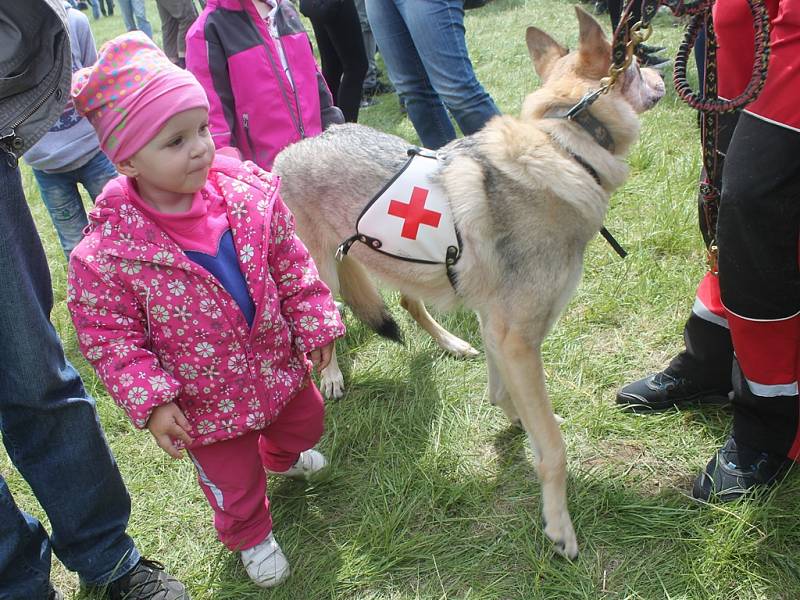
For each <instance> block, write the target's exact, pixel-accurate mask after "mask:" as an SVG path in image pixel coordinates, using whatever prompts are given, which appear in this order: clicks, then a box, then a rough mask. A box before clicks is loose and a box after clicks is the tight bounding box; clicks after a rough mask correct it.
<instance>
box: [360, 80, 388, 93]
mask: <svg viewBox="0 0 800 600" xmlns="http://www.w3.org/2000/svg"><path fill="white" fill-rule="evenodd" d="M391 93H394V86H393V85H392V84H391V83H386V82H385V81H381V80H378V81H377V83H376V84H375V85H370V86H367V87H364V88H363V89H362V95H363V96H383V95H384V94H391Z"/></svg>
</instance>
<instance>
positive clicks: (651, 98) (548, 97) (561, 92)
mask: <svg viewBox="0 0 800 600" xmlns="http://www.w3.org/2000/svg"><path fill="white" fill-rule="evenodd" d="M575 12H576V14H577V16H578V25H579V28H580V36H579V42H578V49H577V50H575V51H573V52H570V51H569V50H568V49H567V48H565V47H564V46H562V45H561V44H559V43H558V42H557V41H555V40H554V39H553V38H552V37H550V36H549V35H548V34H546V33H545V32H544V31H542V30H540V29H537V28H536V27H528V30H527V32H526V36H525V38H526V41H527V44H528V52H529V53H530V56H531V60H532V61H533V66H534V68H535V69H536V73H537V74H538V75H539V78H540V79H541V80H542V84H543V85H542V90H541V91H543V92H544V93H543V94H538V97H536V98H530V101H527V100H526V106H525V107H524V108H523V114H524V113H528V114H529V115H530V116H534V117H535V116H538V115H537V114H536V113H537V112H539V111H540V110H544V109H546V107H544V105H546V104H552V103H553V102H563V103H566V104H569V103H572V104H574V103H576V102H577V101H578V100H580V99H581V98H582V97H583V95H584V94H585V93H586V92H587V91H589V90H597V89H598V88H599V87H600V80H601V79H602V78H603V77H605V76H607V75H608V69H609V67H610V66H611V44H610V43H609V41H608V39H606V36H605V33H603V29H602V27H601V26H600V24H599V23H598V22H597V21H596V20H595V18H594V17H592V16H591V15H590V14H589V13H587V12H586V11H585V10H583V9H582V8H581V7H579V6H576V7H575ZM663 96H664V81H663V80H662V79H661V76H660V75H659V74H658V72H657V71H656V70H655V69H648V68H645V69H642V68H640V67H639V65H638V63H637V61H636V60H634V61H633V62H632V63H631V65H630V67H628V68H627V69H626V70H625V72H624V73H622V74H621V75H620V76H619V79H617V83H616V84H615V86H614V87H613V88H612V89H611V91H610V92H609V93H608V94H606V95H605V96H604V97H601V98H600V99H598V101H597V102H596V104H597V105H598V106H602V105H603V104H608V103H609V102H608V101H609V100H611V101H614V100H619V99H620V98H621V99H623V100H624V101H625V102H626V103H627V104H628V106H630V108H631V109H632V110H633V111H634V112H636V113H641V112H644V111H646V110H648V109H650V108H652V107H653V106H655V105H656V103H657V102H658V101H659V100H660V99H661V98H662V97H663ZM543 107H544V108H543Z"/></svg>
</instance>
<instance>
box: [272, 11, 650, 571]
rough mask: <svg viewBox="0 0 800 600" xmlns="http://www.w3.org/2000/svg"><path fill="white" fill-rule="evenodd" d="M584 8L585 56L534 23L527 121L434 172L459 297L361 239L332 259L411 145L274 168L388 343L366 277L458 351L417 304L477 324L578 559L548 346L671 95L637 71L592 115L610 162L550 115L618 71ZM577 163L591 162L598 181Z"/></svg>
mask: <svg viewBox="0 0 800 600" xmlns="http://www.w3.org/2000/svg"><path fill="white" fill-rule="evenodd" d="M576 11H577V15H578V21H579V25H580V46H579V49H578V50H577V51H576V52H572V53H568V52H567V50H566V49H565V48H564V47H562V46H561V45H559V44H558V43H557V42H555V41H554V40H553V39H552V38H551V37H550V36H548V35H547V34H545V33H544V32H542V31H540V30H538V29H535V28H533V27H531V28H528V30H527V35H526V39H527V45H528V50H529V52H530V55H531V58H532V61H533V63H534V67H535V69H536V71H537V73H538V74H539V76H540V78H541V80H542V81H543V87H542V88H540V89H539V90H537V91H535V92H534V93H532V94H530V95H529V96H528V97H527V98H526V100H525V102H524V105H523V108H522V114H521V116H520V117H519V118H514V117H511V116H500V117H496V118H494V119H493V120H492V121H490V122H489V123H488V124H487V125H486V127H485V128H484V129H482V130H481V131H480V132H478V133H476V134H474V135H472V136H468V137H465V138H463V139H460V140H457V141H454V142H452V143H450V144H448V145H447V146H445V147H444V148H442V149H441V150H440V151H439V159H440V167H439V168H438V171H437V172H436V175H435V177H436V180H437V181H438V183H439V184H441V185H442V186H443V188H444V189H445V191H446V194H447V197H448V199H449V201H450V203H451V206H452V210H453V214H454V218H455V221H456V224H457V227H458V228H459V230H460V233H461V237H462V240H463V252H462V255H461V258H460V260H459V262H458V263H457V265H456V268H455V271H456V274H457V281H458V284H457V293H456V292H455V291H454V289H453V287H452V286H451V284H450V282H449V280H448V278H447V276H446V272H445V268H444V267H443V266H442V265H426V264H416V263H411V262H406V261H401V260H397V259H394V258H391V257H388V256H385V255H383V254H381V253H378V252H375V251H373V250H371V249H370V248H368V247H366V246H365V245H363V244H358V243H356V244H355V245H354V246H353V247H352V249H351V250H350V253H349V254H348V255H347V256H345V257H344V260H342V261H341V262H340V263H337V262H336V260H335V258H334V254H335V250H336V248H337V246H338V244H339V243H340V242H342V241H343V240H344V239H346V238H347V237H349V236H350V235H352V234H353V233H354V229H355V223H356V220H357V218H358V216H359V214H360V213H361V211H362V209H363V208H364V206H365V205H366V204H367V202H368V201H369V200H370V199H371V198H372V197H373V196H374V195H375V194H376V193H377V192H378V191H379V190H380V189H381V188H382V187H383V186H384V185H385V184H386V182H387V181H388V180H389V179H390V178H391V177H392V176H393V175H394V174H395V173H396V172H397V171H398V170H399V169H400V168H401V167H402V166H403V164H404V163H405V161H406V159H407V155H406V151H407V149H408V148H409V144H408V143H407V142H405V141H404V140H402V139H400V138H397V137H394V136H391V135H387V134H384V133H380V132H378V131H375V130H373V129H370V128H367V127H363V126H359V125H342V126H335V127H331V128H330V129H328V130H327V131H325V132H324V133H323V134H322V135H320V136H318V137H316V138H312V139H308V140H304V141H302V142H299V143H297V144H294V145H292V146H290V147H288V148H287V149H285V150H284V151H283V152H281V154H280V155H279V156H278V157H277V159H276V161H275V171H276V172H277V173H278V174H279V175H281V177H282V181H283V183H282V195H283V199H284V200H285V201H286V203H287V204H288V206H289V207H290V208H291V210H292V211H293V212H294V214H295V217H296V222H297V231H298V234H299V236H300V238H301V239H302V240H303V241H304V242H305V243H306V244H307V245H308V248H309V250H310V252H311V254H312V256H313V257H314V259H315V261H316V263H317V266H318V268H319V271H320V274H321V276H322V278H323V280H324V281H325V282H326V283H327V284H328V285H329V286H330V287H331V289H332V291H333V292H334V293H336V292H340V293H341V296H342V298H343V300H344V301H345V302H346V303H347V304H348V305H349V306H350V307H351V308H352V310H353V312H354V313H355V314H356V316H358V317H359V318H361V319H362V320H363V321H365V322H366V323H367V324H368V325H370V326H371V327H373V328H374V329H376V330H377V331H379V332H380V333H383V334H385V335H388V336H389V337H397V336H398V335H399V334H398V330H397V327H396V325H395V324H394V321H393V320H392V319H391V317H390V316H389V313H388V312H387V310H386V308H385V306H384V303H383V300H382V299H381V296H380V295H379V294H378V292H377V290H376V288H375V286H374V285H373V283H372V282H371V280H370V277H369V276H368V273H369V274H372V275H375V276H376V277H377V278H378V279H380V280H381V281H382V282H383V283H384V284H386V285H387V286H389V287H392V288H395V289H397V290H400V292H401V293H402V305H403V307H404V308H406V309H407V310H408V311H409V312H410V313H411V315H412V316H413V317H414V319H415V320H416V321H417V322H418V323H419V324H420V325H421V326H422V327H423V328H425V330H426V331H428V332H429V333H430V334H431V335H432V336H433V337H434V339H436V340H437V341H438V342H439V344H440V345H441V346H442V347H443V348H444V349H446V350H448V351H449V352H450V353H452V354H454V355H458V356H467V355H472V354H477V352H476V351H475V350H474V349H473V348H472V347H471V346H470V345H469V344H467V343H466V342H464V341H463V340H460V339H458V338H457V337H455V336H453V335H452V334H450V333H449V332H447V331H446V330H445V329H443V328H442V327H441V326H440V325H439V324H438V323H436V321H434V320H433V318H432V317H431V316H430V315H429V314H428V312H427V311H426V309H425V306H424V304H423V303H422V301H423V300H424V301H428V302H432V303H434V304H435V305H437V306H438V307H440V308H443V309H449V308H452V307H453V306H455V305H456V304H459V303H462V304H464V305H466V306H467V307H469V308H471V309H473V310H474V311H475V312H476V313H477V314H478V317H479V322H480V329H481V335H482V336H483V340H484V344H485V351H486V362H487V367H488V376H489V396H490V399H491V401H492V403H493V404H496V405H498V406H500V407H501V408H502V409H503V411H504V412H505V414H506V415H507V416H508V418H509V419H511V421H512V422H516V423H521V425H522V426H523V427H524V428H525V430H526V431H527V433H528V436H529V439H530V442H531V444H532V447H533V449H534V453H535V456H536V461H537V465H536V466H537V470H538V474H539V478H540V480H541V484H542V499H543V502H542V503H543V513H544V520H545V533H546V534H547V536H548V537H549V538H550V539H551V540H553V542H554V543H555V545H556V549H557V550H558V551H559V552H560V553H562V554H564V555H566V556H568V557H570V558H572V557H574V556H576V555H577V552H578V546H577V542H576V539H575V532H574V531H573V527H572V522H571V520H570V517H569V513H568V512H567V504H566V489H565V488H566V471H565V455H564V443H563V440H562V438H561V432H560V430H559V426H558V422H557V418H556V417H555V416H554V414H553V412H552V409H551V406H550V402H549V399H548V397H547V391H546V389H545V380H544V369H543V367H542V359H541V354H540V348H541V344H542V340H543V339H544V337H545V335H546V334H547V333H548V331H549V330H550V328H551V327H552V326H553V323H554V322H555V320H556V318H557V317H558V315H559V314H560V313H561V311H562V310H563V308H564V306H565V305H566V303H567V301H568V300H569V299H570V297H571V296H572V294H573V292H574V290H575V288H576V286H577V285H578V281H579V279H580V274H581V266H582V260H583V253H584V249H585V247H586V244H587V243H588V241H589V240H590V239H591V238H592V237H594V236H595V235H597V233H598V231H599V230H600V228H601V227H602V224H603V218H604V216H605V213H606V208H607V206H608V199H609V195H610V194H611V192H612V191H613V190H614V189H616V188H617V187H618V186H619V185H621V184H622V183H623V181H624V180H625V178H626V176H627V166H626V164H625V162H624V160H623V159H624V156H625V154H626V153H627V151H628V149H629V148H630V146H631V144H632V143H633V142H634V141H635V140H636V137H637V134H638V131H639V121H638V118H637V116H636V112H641V111H642V110H646V109H647V108H649V107H650V106H652V105H653V104H655V102H657V101H658V99H659V98H660V97H661V96H662V95H663V92H664V87H663V83H662V82H661V79H660V78H659V77H658V75H657V74H656V73H655V72H652V73H651V72H646V71H645V70H643V71H639V69H638V67H636V66H635V65H634V66H633V67H631V68H629V69H628V70H627V71H626V72H625V73H624V74H623V75H622V76H621V81H620V83H619V84H618V85H617V86H616V88H615V89H612V90H611V91H610V93H608V94H606V95H603V96H601V97H600V98H599V99H598V100H597V101H596V102H595V103H594V104H593V105H592V106H591V108H590V109H589V110H590V111H591V114H592V116H594V117H595V118H596V119H597V120H599V121H600V122H602V123H603V124H604V125H605V127H606V128H607V130H608V131H609V132H610V133H611V135H612V137H613V141H614V151H613V153H612V152H609V151H607V150H605V149H604V148H603V147H601V146H600V145H598V144H597V142H596V141H595V139H594V138H593V137H592V136H591V135H589V134H588V133H587V132H586V131H585V130H584V129H583V128H581V127H580V126H579V125H577V124H575V123H573V122H569V121H567V120H566V119H551V118H547V119H544V118H542V116H543V115H544V113H545V112H546V111H547V110H548V109H549V108H551V107H554V106H571V105H573V104H575V103H576V102H577V101H578V100H579V99H580V98H581V97H582V96H583V94H584V93H585V92H587V91H588V90H591V89H597V88H598V87H599V80H600V79H601V78H602V77H603V76H605V75H606V73H607V72H608V68H609V66H610V46H609V43H608V41H607V40H606V38H605V36H604V34H603V32H602V29H601V28H600V26H599V24H598V23H597V21H595V20H594V18H592V17H591V16H590V15H589V14H588V13H586V12H585V11H583V10H582V9H580V8H576ZM570 153H571V154H572V155H576V156H579V157H580V158H581V159H583V161H585V162H586V163H587V164H588V165H590V166H591V168H592V169H594V171H595V172H596V175H597V176H598V177H599V181H600V183H598V182H597V181H596V180H595V178H594V176H593V175H592V174H591V173H590V171H589V170H587V169H586V168H585V167H584V166H582V165H581V164H580V163H579V162H578V161H577V160H576V159H575V158H574V156H572V155H571V154H570ZM322 375H323V377H322V388H323V391H324V392H325V394H326V395H327V396H340V395H341V394H342V385H343V384H342V375H341V371H340V370H339V367H338V365H337V364H336V360H335V356H334V359H333V360H332V361H331V364H330V366H329V367H327V368H326V369H325V370H324V371H323V373H322Z"/></svg>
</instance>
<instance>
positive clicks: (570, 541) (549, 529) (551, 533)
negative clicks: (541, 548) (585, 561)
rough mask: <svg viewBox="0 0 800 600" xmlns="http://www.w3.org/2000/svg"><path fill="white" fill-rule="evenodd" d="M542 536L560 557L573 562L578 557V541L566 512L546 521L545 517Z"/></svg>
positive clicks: (560, 512)
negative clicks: (545, 537) (551, 544)
mask: <svg viewBox="0 0 800 600" xmlns="http://www.w3.org/2000/svg"><path fill="white" fill-rule="evenodd" d="M544 534H545V535H546V536H547V537H548V538H550V541H552V542H553V548H554V549H555V551H556V552H558V553H559V554H560V555H561V556H563V557H565V558H568V559H570V560H574V559H576V558H577V557H578V539H577V538H576V537H575V530H574V529H573V528H572V521H571V520H570V518H569V513H568V512H567V511H566V510H562V511H559V512H558V514H557V515H556V516H555V517H553V518H550V519H548V518H547V517H545V528H544Z"/></svg>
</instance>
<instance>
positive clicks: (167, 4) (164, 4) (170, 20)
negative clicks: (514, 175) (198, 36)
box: [156, 0, 197, 68]
mask: <svg viewBox="0 0 800 600" xmlns="http://www.w3.org/2000/svg"><path fill="white" fill-rule="evenodd" d="M156 5H157V6H158V15H159V16H160V17H161V39H162V44H163V47H164V54H166V55H167V58H169V59H170V60H171V61H172V62H174V63H175V64H176V65H178V66H179V67H181V68H186V33H187V32H188V31H189V27H191V26H192V23H194V20H195V19H196V18H197V9H196V8H195V7H194V2H192V0H156Z"/></svg>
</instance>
